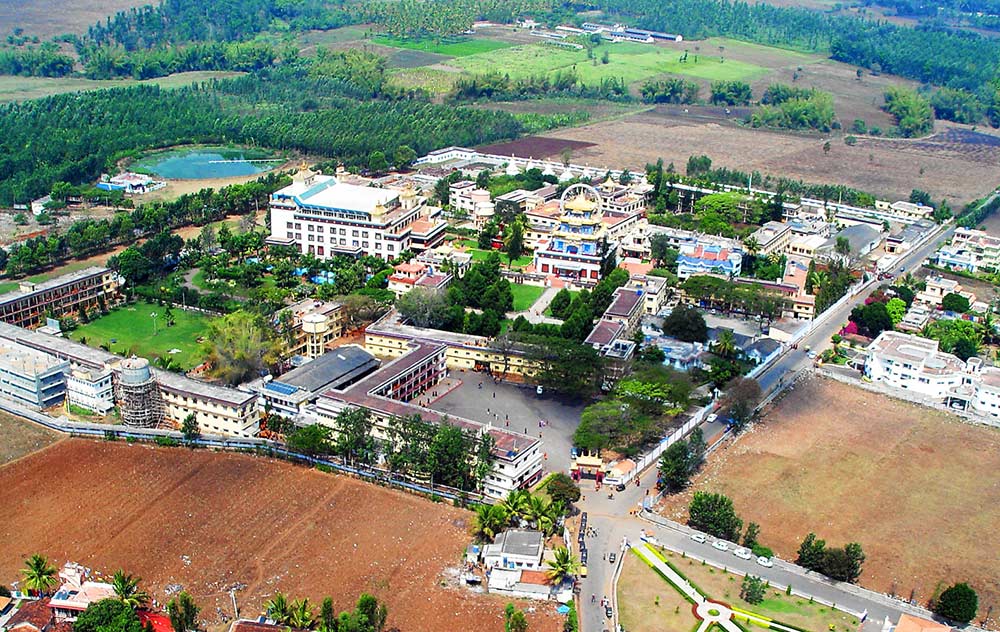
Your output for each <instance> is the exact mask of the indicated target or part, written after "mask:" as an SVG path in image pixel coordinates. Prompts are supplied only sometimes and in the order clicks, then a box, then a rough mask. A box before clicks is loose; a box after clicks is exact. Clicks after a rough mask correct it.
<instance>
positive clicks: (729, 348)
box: [712, 329, 737, 358]
mask: <svg viewBox="0 0 1000 632" xmlns="http://www.w3.org/2000/svg"><path fill="white" fill-rule="evenodd" d="M712 350H713V351H715V352H716V353H717V354H719V355H720V356H722V357H723V358H731V357H733V356H734V355H736V351H737V347H736V337H735V336H734V335H733V332H732V331H730V330H728V329H723V330H722V331H720V332H719V337H718V338H717V339H716V341H715V343H714V344H713V345H712Z"/></svg>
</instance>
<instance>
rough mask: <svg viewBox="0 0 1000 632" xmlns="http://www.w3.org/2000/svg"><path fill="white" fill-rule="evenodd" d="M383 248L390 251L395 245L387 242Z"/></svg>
mask: <svg viewBox="0 0 1000 632" xmlns="http://www.w3.org/2000/svg"><path fill="white" fill-rule="evenodd" d="M385 249H386V250H388V251H389V252H392V251H393V250H395V249H396V247H395V246H393V245H392V244H388V245H386V247H385Z"/></svg>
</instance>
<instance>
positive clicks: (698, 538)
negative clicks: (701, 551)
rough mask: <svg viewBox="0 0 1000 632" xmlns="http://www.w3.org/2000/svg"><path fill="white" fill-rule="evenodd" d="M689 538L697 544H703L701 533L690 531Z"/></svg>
mask: <svg viewBox="0 0 1000 632" xmlns="http://www.w3.org/2000/svg"><path fill="white" fill-rule="evenodd" d="M691 539H692V540H694V541H695V542H697V543H698V544H705V536H704V535H702V534H701V533H692V534H691Z"/></svg>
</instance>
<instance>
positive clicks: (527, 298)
mask: <svg viewBox="0 0 1000 632" xmlns="http://www.w3.org/2000/svg"><path fill="white" fill-rule="evenodd" d="M510 291H511V293H512V294H513V295H514V311H515V312H523V311H524V310H526V309H528V308H529V307H531V306H532V305H534V304H535V301H537V300H538V297H539V296H541V295H542V293H544V292H545V288H543V287H540V286H537V285H521V284H520V283H511V285H510Z"/></svg>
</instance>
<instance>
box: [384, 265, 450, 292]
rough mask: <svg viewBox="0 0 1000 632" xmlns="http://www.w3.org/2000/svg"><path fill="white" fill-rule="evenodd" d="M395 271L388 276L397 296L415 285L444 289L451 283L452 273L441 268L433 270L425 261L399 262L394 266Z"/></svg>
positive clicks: (390, 287) (391, 288)
mask: <svg viewBox="0 0 1000 632" xmlns="http://www.w3.org/2000/svg"><path fill="white" fill-rule="evenodd" d="M393 269H394V270H395V272H394V273H393V274H392V275H391V276H390V277H389V278H388V281H389V289H390V290H391V291H392V292H393V294H395V295H396V298H399V297H400V296H402V295H404V294H406V293H407V292H409V291H410V290H412V289H413V288H415V287H423V288H428V289H437V290H440V289H444V288H445V287H447V286H448V284H449V283H451V278H452V277H451V275H450V274H447V273H443V272H441V271H439V270H432V268H431V267H430V266H428V265H427V264H424V263H419V262H414V263H399V264H396V266H395V267H394V268H393Z"/></svg>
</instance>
